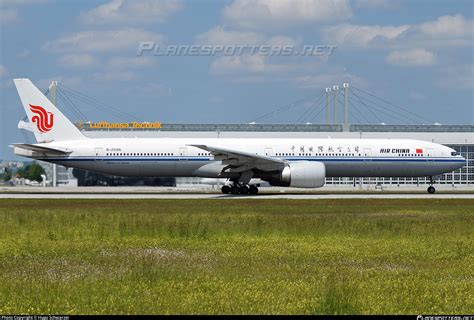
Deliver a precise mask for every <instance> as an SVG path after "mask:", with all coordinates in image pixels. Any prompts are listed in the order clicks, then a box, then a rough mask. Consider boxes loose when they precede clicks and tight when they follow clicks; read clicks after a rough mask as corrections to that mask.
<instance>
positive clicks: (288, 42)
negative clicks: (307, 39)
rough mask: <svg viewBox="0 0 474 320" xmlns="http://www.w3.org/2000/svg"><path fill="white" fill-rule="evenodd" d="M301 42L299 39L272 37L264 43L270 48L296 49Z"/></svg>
mask: <svg viewBox="0 0 474 320" xmlns="http://www.w3.org/2000/svg"><path fill="white" fill-rule="evenodd" d="M301 42H302V39H301V38H297V39H295V38H291V37H287V36H274V37H271V38H270V39H268V40H267V41H266V43H267V44H268V45H271V46H293V47H296V46H298V45H300V44H301Z"/></svg>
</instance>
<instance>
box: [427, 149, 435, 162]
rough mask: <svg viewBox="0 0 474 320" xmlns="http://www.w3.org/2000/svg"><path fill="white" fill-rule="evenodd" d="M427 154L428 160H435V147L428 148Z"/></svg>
mask: <svg viewBox="0 0 474 320" xmlns="http://www.w3.org/2000/svg"><path fill="white" fill-rule="evenodd" d="M426 155H427V156H428V161H433V149H431V148H428V149H426Z"/></svg>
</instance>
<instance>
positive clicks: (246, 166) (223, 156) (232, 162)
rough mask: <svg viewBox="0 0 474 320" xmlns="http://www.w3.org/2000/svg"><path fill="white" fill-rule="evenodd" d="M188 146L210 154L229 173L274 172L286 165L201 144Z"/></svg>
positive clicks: (282, 162) (269, 159)
mask: <svg viewBox="0 0 474 320" xmlns="http://www.w3.org/2000/svg"><path fill="white" fill-rule="evenodd" d="M189 146H191V147H196V148H199V149H202V150H205V151H208V152H210V153H211V154H212V155H213V156H214V159H215V160H221V161H222V164H224V165H227V167H226V169H225V170H228V171H230V172H243V171H246V170H251V169H259V170H263V171H274V170H280V169H282V168H284V167H285V166H286V164H287V161H285V160H283V159H278V158H272V157H268V156H263V155H257V154H253V153H249V152H245V151H239V150H232V149H226V148H221V147H213V146H207V145H201V144H191V145H189Z"/></svg>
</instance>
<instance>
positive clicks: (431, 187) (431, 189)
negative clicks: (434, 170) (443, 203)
mask: <svg viewBox="0 0 474 320" xmlns="http://www.w3.org/2000/svg"><path fill="white" fill-rule="evenodd" d="M433 184H434V180H433V177H430V186H429V187H428V193H431V194H433V193H435V192H436V189H435V187H433Z"/></svg>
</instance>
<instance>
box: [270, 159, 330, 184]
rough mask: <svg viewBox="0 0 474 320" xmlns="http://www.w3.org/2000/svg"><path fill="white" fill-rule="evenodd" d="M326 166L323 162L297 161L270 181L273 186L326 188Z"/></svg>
mask: <svg viewBox="0 0 474 320" xmlns="http://www.w3.org/2000/svg"><path fill="white" fill-rule="evenodd" d="M325 178H326V166H325V165H324V163H322V162H313V161H295V162H290V163H289V165H288V166H286V167H285V168H283V170H282V171H280V174H279V176H278V177H272V179H271V180H270V181H269V182H270V184H271V185H272V186H281V187H294V188H320V187H322V186H324V182H325Z"/></svg>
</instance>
